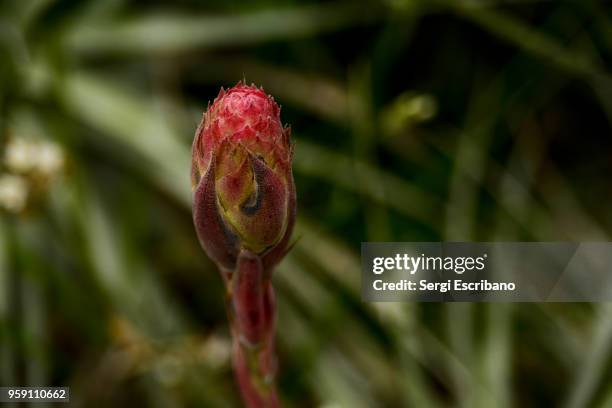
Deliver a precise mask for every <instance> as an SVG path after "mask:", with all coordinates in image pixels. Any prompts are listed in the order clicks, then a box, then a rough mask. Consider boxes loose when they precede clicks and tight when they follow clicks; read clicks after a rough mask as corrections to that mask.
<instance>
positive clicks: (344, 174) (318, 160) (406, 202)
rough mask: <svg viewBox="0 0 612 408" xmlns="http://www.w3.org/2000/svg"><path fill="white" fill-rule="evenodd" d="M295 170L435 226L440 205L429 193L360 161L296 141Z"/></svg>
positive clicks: (308, 143) (300, 140)
mask: <svg viewBox="0 0 612 408" xmlns="http://www.w3.org/2000/svg"><path fill="white" fill-rule="evenodd" d="M293 165H294V168H295V170H296V171H298V172H300V173H302V174H305V175H308V176H311V177H317V178H322V179H325V180H327V181H329V182H331V183H333V184H335V185H338V186H340V187H342V188H344V189H347V190H349V191H354V192H356V193H359V194H363V195H364V196H366V197H368V198H370V199H371V200H373V201H375V202H377V203H379V204H382V205H385V206H387V207H389V208H392V209H394V210H396V211H397V212H399V213H400V214H404V215H407V216H409V217H413V218H414V219H416V220H419V221H422V222H424V223H425V224H426V225H435V224H436V222H437V221H436V220H437V219H438V214H439V211H440V202H439V201H438V200H437V199H436V198H435V197H434V196H433V195H430V194H429V193H427V192H425V191H423V190H421V189H419V188H418V187H416V186H413V185H411V184H410V183H409V182H407V181H405V180H402V179H401V178H399V177H397V176H396V175H394V174H392V173H387V172H385V171H384V170H380V169H378V168H376V167H374V166H371V165H369V164H366V163H364V162H362V161H358V160H355V159H352V158H350V157H348V156H345V155H342V154H340V153H336V152H334V151H331V150H329V149H327V148H325V147H322V146H318V145H315V144H313V143H311V142H308V141H306V140H305V139H298V141H297V142H296V148H295V159H294V164H293Z"/></svg>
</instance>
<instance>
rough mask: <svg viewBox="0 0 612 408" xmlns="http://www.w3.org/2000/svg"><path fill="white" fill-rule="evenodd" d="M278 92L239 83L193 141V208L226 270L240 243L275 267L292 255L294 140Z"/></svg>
mask: <svg viewBox="0 0 612 408" xmlns="http://www.w3.org/2000/svg"><path fill="white" fill-rule="evenodd" d="M289 134H290V130H289V128H286V127H283V126H282V124H281V121H280V108H279V106H278V105H277V104H276V102H274V99H273V98H272V97H270V96H268V95H266V94H265V93H264V92H263V90H261V89H259V88H256V87H255V86H247V85H244V84H243V83H238V85H236V86H235V87H233V88H231V89H229V90H227V91H224V90H223V89H221V92H220V93H219V96H218V97H217V98H216V99H215V101H214V102H213V104H212V105H210V106H209V107H208V109H207V111H206V112H205V114H204V117H203V119H202V122H201V123H200V126H199V127H198V129H197V131H196V135H195V139H194V142H193V148H192V155H193V156H192V186H193V189H194V201H193V215H194V223H195V227H196V231H197V233H198V237H199V239H200V242H201V244H202V246H203V247H204V249H205V250H206V252H207V253H208V255H209V256H210V257H211V258H212V259H213V260H214V261H215V262H216V263H217V264H219V266H221V267H222V269H225V270H231V269H234V267H235V265H236V260H237V257H238V254H239V253H240V251H241V250H248V251H250V252H251V253H253V254H255V255H257V256H259V257H260V258H261V261H262V267H263V269H264V270H269V269H270V268H271V267H272V266H274V264H275V263H277V262H278V261H279V260H280V259H281V258H282V256H283V255H284V254H285V252H286V249H287V244H288V240H289V235H290V234H291V230H292V227H293V223H294V219H295V186H294V182H293V175H292V173H291V159H292V155H293V147H292V145H291V143H290V141H289Z"/></svg>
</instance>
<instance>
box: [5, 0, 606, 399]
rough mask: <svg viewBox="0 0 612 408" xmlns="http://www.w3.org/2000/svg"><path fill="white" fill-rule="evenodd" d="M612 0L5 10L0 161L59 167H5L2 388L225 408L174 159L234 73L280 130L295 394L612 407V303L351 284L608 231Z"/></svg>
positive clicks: (217, 296)
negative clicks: (418, 295)
mask: <svg viewBox="0 0 612 408" xmlns="http://www.w3.org/2000/svg"><path fill="white" fill-rule="evenodd" d="M611 11H612V10H611V7H610V3H609V2H597V1H546V0H540V1H538V0H534V1H530V0H506V1H503V0H473V1H464V0H432V1H427V0H389V1H375V0H369V1H363V2H359V1H354V2H337V1H326V2H312V1H309V2H306V1H297V0H261V1H241V2H239V1H224V2H221V1H217V2H205V1H203V0H178V1H174V2H166V3H164V2H161V1H143V0H96V1H93V0H89V1H71V0H4V1H3V2H2V3H1V4H0V132H1V134H0V149H1V150H0V153H2V154H0V157H4V156H5V154H4V153H5V150H6V146H7V145H8V144H9V143H10V142H11V140H15V139H19V138H24V139H28V140H30V139H34V140H47V141H53V142H54V143H56V144H57V145H59V146H61V148H62V151H63V152H64V166H63V168H62V170H61V171H59V172H56V173H54V174H53V175H52V176H50V177H48V178H45V179H44V180H41V179H40V178H39V177H35V176H34V175H32V174H30V173H26V174H19V175H18V176H19V177H21V178H22V179H24V180H26V182H27V186H28V189H29V191H30V195H29V198H28V201H27V205H26V207H25V208H23V209H21V210H19V211H3V212H2V215H1V216H0V385H4V386H6V385H56V386H70V387H71V388H72V401H71V405H73V406H83V407H92V406H104V407H106V406H114V407H123V406H125V407H127V406H152V407H156V406H163V407H172V406H176V407H182V406H207V407H225V406H239V405H240V401H239V397H238V395H237V389H236V388H235V386H234V383H233V377H232V374H231V369H230V366H229V359H228V358H229V356H228V341H229V337H228V336H229V333H228V330H227V323H226V316H225V312H224V309H223V288H222V283H221V279H220V277H219V276H218V274H217V272H216V271H215V268H214V265H212V264H211V262H210V261H209V260H208V259H207V257H206V256H205V255H204V253H203V252H202V251H201V249H200V248H199V245H198V242H197V239H196V236H195V233H194V230H193V227H192V223H191V211H190V202H191V191H190V184H189V183H190V181H189V167H190V144H191V140H192V138H193V133H194V131H195V127H196V125H197V123H198V122H199V120H200V117H201V113H202V111H203V110H204V109H205V108H206V105H207V102H208V101H210V100H212V99H213V98H214V97H215V96H216V94H217V92H218V90H219V88H220V87H221V86H226V87H227V86H232V85H233V84H235V83H236V82H237V81H238V80H240V79H243V78H245V79H246V80H247V82H254V83H256V84H258V85H263V86H264V88H265V89H266V91H267V92H269V93H271V94H273V95H274V96H275V98H276V99H277V101H279V102H280V103H281V104H282V106H283V111H282V117H283V121H285V122H287V123H290V124H291V125H292V127H293V131H294V140H295V142H296V157H295V163H294V172H295V176H296V182H297V190H298V196H299V204H298V207H299V220H298V225H297V231H296V233H295V237H296V239H297V244H296V245H295V248H294V250H293V251H292V252H291V254H290V255H289V256H288V257H287V258H286V260H284V261H283V263H282V264H281V265H280V267H279V268H278V270H277V272H276V274H275V277H274V279H275V286H276V288H277V293H278V298H279V301H278V303H279V324H278V352H279V360H280V374H279V387H280V392H281V397H282V399H283V401H284V403H285V405H286V406H289V407H292V406H296V407H312V406H324V407H328V408H331V407H398V406H409V407H442V406H459V407H492V406H496V407H510V406H520V407H529V406H564V407H568V408H573V407H584V406H594V407H610V406H612V385H611V378H612V376H611V374H612V367H611V365H612V364H611V354H610V353H611V352H612V350H611V345H612V343H611V342H612V307H611V306H610V305H609V304H478V305H477V304H466V303H463V304H416V303H404V304H400V303H397V304H396V303H380V304H374V303H364V302H362V301H361V300H360V294H359V291H360V269H359V244H360V242H361V241H402V240H404V241H420V240H428V241H437V240H481V241H496V240H508V241H513V240H542V241H545V240H548V241H556V240H570V241H588V240H591V241H599V240H602V241H608V240H610V236H611V234H612V216H611V212H610V199H611V197H612V191H611V184H610V174H612V173H611V170H612V160H611V159H612V139H611V138H610V136H611V132H610V129H611V127H610V124H611V120H612V76H611V75H612V74H611V73H610V64H611V63H612V21H611V20H610V15H611ZM33 160H34V159H33ZM12 171H13V170H11V169H10V168H9V166H8V165H7V164H5V163H4V164H2V165H0V175H6V174H9V173H11V172H12Z"/></svg>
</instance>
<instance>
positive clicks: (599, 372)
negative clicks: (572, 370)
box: [565, 303, 612, 408]
mask: <svg viewBox="0 0 612 408" xmlns="http://www.w3.org/2000/svg"><path fill="white" fill-rule="evenodd" d="M592 327H593V330H594V333H593V338H592V340H591V344H590V346H589V347H588V348H587V350H589V352H588V353H585V355H584V359H583V363H582V366H581V367H580V368H579V369H578V370H577V371H576V372H577V377H576V380H575V383H574V386H573V388H572V390H571V393H570V395H569V398H568V401H567V404H566V405H565V406H566V407H567V408H580V407H587V406H591V404H592V400H593V396H594V394H595V392H596V390H597V387H598V386H599V385H600V384H601V381H602V380H603V377H604V374H605V369H606V364H607V363H609V362H610V354H611V353H612V303H603V304H601V305H598V306H597V313H596V319H595V320H594V322H593V326H592Z"/></svg>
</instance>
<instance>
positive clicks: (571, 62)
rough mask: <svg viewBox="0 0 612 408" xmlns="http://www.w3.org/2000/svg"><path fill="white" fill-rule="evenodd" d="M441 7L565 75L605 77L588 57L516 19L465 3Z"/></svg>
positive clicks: (448, 1) (451, 2)
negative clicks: (554, 66)
mask: <svg viewBox="0 0 612 408" xmlns="http://www.w3.org/2000/svg"><path fill="white" fill-rule="evenodd" d="M443 3H444V4H445V5H446V6H448V7H450V9H452V10H454V11H456V12H457V13H458V14H459V15H461V16H463V17H465V18H467V19H469V20H471V21H473V22H474V23H476V24H478V25H480V26H482V27H483V28H484V29H486V30H487V31H488V32H490V33H491V34H494V35H496V36H498V37H499V38H501V39H503V40H506V41H508V42H510V43H512V44H513V45H515V46H516V47H518V48H520V49H522V50H525V51H526V52H528V53H530V54H533V55H536V56H539V57H542V58H544V59H546V60H548V61H550V62H551V63H553V64H555V65H556V66H557V67H559V68H561V69H563V70H565V71H567V72H570V73H573V74H575V75H577V76H580V77H583V78H591V77H594V76H595V77H599V76H601V75H604V73H605V71H604V70H603V69H602V68H601V67H599V66H598V65H597V64H596V63H595V62H594V61H593V60H592V59H591V58H590V57H589V56H588V55H585V54H582V53H581V52H579V51H574V50H570V49H566V48H564V47H562V46H561V45H559V44H558V43H557V42H556V41H555V40H553V39H552V38H549V37H547V36H546V35H544V34H542V33H540V32H538V31H537V30H535V29H533V28H531V27H530V26H528V25H527V24H525V23H523V22H521V21H520V20H518V19H515V18H513V17H510V16H508V15H506V14H502V13H500V12H497V11H495V10H492V9H489V8H483V7H478V6H473V5H469V4H468V3H467V2H465V1H454V0H443Z"/></svg>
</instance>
